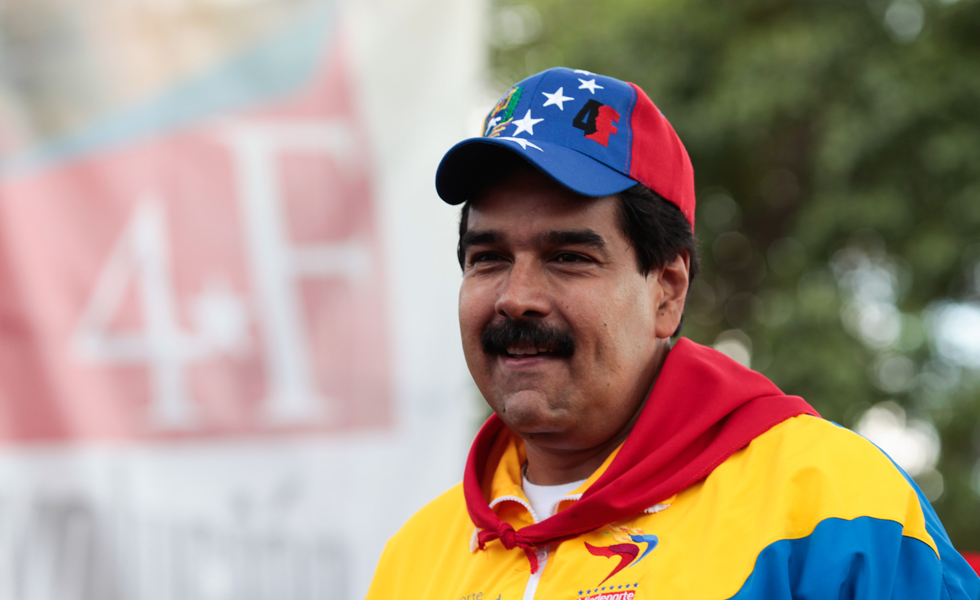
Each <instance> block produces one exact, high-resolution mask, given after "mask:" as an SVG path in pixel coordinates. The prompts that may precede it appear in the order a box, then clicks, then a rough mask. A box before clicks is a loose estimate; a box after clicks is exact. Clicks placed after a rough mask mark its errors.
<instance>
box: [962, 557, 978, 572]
mask: <svg viewBox="0 0 980 600" xmlns="http://www.w3.org/2000/svg"><path fill="white" fill-rule="evenodd" d="M963 558H965V559H966V562H968V563H970V566H971V567H973V570H974V571H976V572H977V574H980V552H964V553H963Z"/></svg>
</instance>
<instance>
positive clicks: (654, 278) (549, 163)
mask: <svg viewBox="0 0 980 600" xmlns="http://www.w3.org/2000/svg"><path fill="white" fill-rule="evenodd" d="M436 187H437V190H438V192H439V195H440V196H441V197H442V198H443V200H445V201H446V202H449V203H450V204H459V203H463V210H462V218H461V222H460V240H459V258H460V264H461V266H462V268H463V282H462V285H461V287H460V295H459V322H460V329H461V332H462V339H463V349H464V353H465V356H466V361H467V365H468V366H469V369H470V372H471V373H472V375H473V378H474V380H475V381H476V383H477V385H478V387H479V388H480V391H481V392H482V393H483V395H484V397H485V398H486V400H487V402H488V403H489V404H490V406H491V407H492V408H493V411H494V413H495V414H494V415H493V416H491V418H490V419H489V420H488V421H487V423H486V424H485V425H484V426H483V428H482V429H481V431H480V432H479V434H478V435H477V438H476V440H475V441H474V443H473V447H472V449H471V451H470V456H469V459H468V461H467V464H466V470H465V474H464V480H463V483H462V484H461V485H459V486H456V487H454V488H453V489H451V490H449V491H448V492H446V493H445V494H443V495H442V496H441V497H439V498H438V499H436V500H435V501H433V502H432V503H431V504H429V505H428V506H427V507H425V508H424V509H422V510H421V511H420V512H419V513H418V514H416V515H415V516H414V517H413V518H412V519H411V520H410V521H409V522H408V523H407V524H406V525H405V527H404V528H403V529H402V530H401V531H400V532H399V533H398V534H397V535H396V536H395V537H394V538H392V540H391V541H390V542H389V543H388V546H387V547H386V549H385V553H384V555H383V557H382V558H381V561H380V563H379V565H378V569H377V572H376V574H375V577H374V581H373V583H372V586H371V590H370V592H369V594H368V598H370V599H371V600H381V599H385V600H390V599H401V598H406V599H407V598H441V599H446V600H457V599H466V600H517V599H521V598H523V599H525V600H528V599H531V598H538V599H552V598H562V599H583V598H590V599H597V600H647V599H649V600H653V599H654V598H656V599H658V600H661V599H662V600H666V599H674V598H677V599H680V598H706V599H708V598H710V599H714V598H717V599H722V598H753V599H754V598H767V599H768V598H776V599H781V598H811V599H813V598H835V599H836V598H869V599H877V598H909V599H916V600H924V599H931V598H936V599H939V598H951V599H966V598H973V599H975V598H977V597H978V596H980V581H978V579H977V577H976V575H975V574H973V573H972V571H971V570H970V569H969V567H968V565H967V564H966V562H965V561H964V560H963V559H962V558H961V557H960V556H959V555H958V554H957V553H956V552H955V550H953V548H952V547H951V545H950V543H949V539H948V537H947V536H946V533H945V532H944V531H943V528H942V525H941V524H940V523H939V521H938V520H937V519H936V516H935V513H934V512H933V511H932V509H931V507H930V506H929V503H928V502H927V501H926V500H925V498H924V497H923V496H922V494H921V493H920V492H919V491H918V489H917V488H916V486H915V484H914V483H912V481H911V480H910V479H909V478H908V477H907V476H906V475H905V474H904V473H903V472H901V470H899V469H898V468H897V467H895V466H894V465H893V464H892V463H891V462H890V461H889V459H888V457H887V456H885V455H884V454H883V453H882V452H881V451H879V450H878V449H877V448H876V447H874V446H873V445H872V444H870V443H868V442H867V441H865V440H864V439H863V438H861V437H859V436H857V435H856V434H853V433H851V432H849V431H847V430H845V429H843V428H840V427H838V426H836V425H833V424H831V423H829V422H827V421H823V420H821V419H820V418H819V416H818V415H817V414H816V412H815V411H814V410H813V409H812V408H811V407H810V406H809V405H807V404H806V402H804V401H803V400H802V399H800V398H797V397H792V396H786V395H784V394H783V393H782V392H780V391H779V390H778V389H777V388H776V387H775V386H774V385H773V384H772V383H771V382H769V381H768V380H767V379H766V378H765V377H763V376H762V375H760V374H758V373H755V372H753V371H750V370H748V369H746V368H744V367H742V366H740V365H738V364H737V363H735V362H734V361H732V360H730V359H728V358H727V357H725V356H723V355H722V354H720V353H718V352H716V351H714V350H711V349H709V348H705V347H703V346H699V345H697V344H694V343H693V342H690V341H689V340H684V339H679V340H678V341H677V342H676V343H674V344H673V345H672V344H671V340H672V339H673V338H674V337H675V335H676V332H677V331H678V328H679V327H680V323H681V318H682V314H683V309H684V301H685V298H686V295H687V290H688V285H689V283H690V280H691V278H692V277H694V275H695V274H696V271H697V264H698V261H697V252H696V245H695V242H694V237H693V223H694V203H695V198H694V175H693V169H692V167H691V164H690V160H689V158H688V156H687V152H686V151H685V149H684V147H683V145H682V144H681V142H680V140H679V139H678V138H677V136H676V134H675V133H674V131H673V129H672V128H671V127H670V125H669V124H668V123H667V120H666V119H665V118H664V116H663V115H662V114H661V113H660V112H659V111H658V110H657V108H656V107H655V106H654V104H653V103H652V102H651V101H650V99H649V98H647V96H646V94H644V93H643V91H642V90H640V89H639V88H638V87H636V86H635V85H632V84H627V83H623V82H621V81H618V80H615V79H612V78H609V77H603V76H599V75H595V74H592V73H588V72H586V71H572V70H569V69H550V70H548V71H545V72H543V73H539V74H537V75H534V76H532V77H530V78H528V79H525V80H524V81H522V82H520V83H518V84H517V85H515V86H514V87H513V88H511V90H510V91H508V92H507V94H505V95H504V97H503V98H502V99H501V100H500V102H499V103H498V104H497V106H496V107H494V109H493V110H492V111H491V113H490V114H489V116H488V117H487V120H486V123H485V129H484V136H483V137H480V138H474V139H470V140H466V141H463V142H461V143H460V144H457V145H456V146H455V147H454V148H452V149H451V150H450V151H449V152H448V153H447V154H446V156H445V157H444V159H443V161H442V164H441V165H440V166H439V171H438V173H437V176H436Z"/></svg>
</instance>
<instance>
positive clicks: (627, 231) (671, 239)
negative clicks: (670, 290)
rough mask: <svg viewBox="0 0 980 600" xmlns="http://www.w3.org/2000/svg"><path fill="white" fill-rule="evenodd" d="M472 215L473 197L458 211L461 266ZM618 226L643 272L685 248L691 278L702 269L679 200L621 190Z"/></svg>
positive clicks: (643, 190)
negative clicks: (671, 200) (471, 204)
mask: <svg viewBox="0 0 980 600" xmlns="http://www.w3.org/2000/svg"><path fill="white" fill-rule="evenodd" d="M469 216H470V201H469V200H467V201H466V202H464V203H463V207H462V210H461V211H460V214H459V243H457V245H456V256H457V258H459V266H460V267H461V268H463V267H464V266H465V265H464V261H465V258H466V257H465V256H463V244H462V241H463V235H464V234H466V228H467V225H468V221H469ZM619 229H620V230H621V231H622V232H623V234H624V235H625V236H626V239H627V240H629V243H630V245H631V246H633V250H634V252H636V264H637V267H638V268H639V270H640V273H642V274H643V275H648V274H649V273H650V271H653V270H654V269H658V268H660V267H662V266H664V265H666V264H667V263H669V262H670V261H672V260H673V259H674V258H675V257H676V256H678V255H679V254H681V253H682V252H686V253H687V256H688V257H689V259H690V268H689V270H688V281H689V282H690V281H694V277H695V276H696V275H697V274H698V272H699V271H700V270H701V260H700V258H699V257H698V242H697V238H695V237H694V232H693V231H692V230H691V224H690V223H688V222H687V219H685V218H684V215H683V213H681V210H680V209H679V208H677V205H676V204H674V203H673V202H669V201H667V200H665V199H664V198H663V196H661V195H660V194H658V193H657V192H655V191H653V190H651V189H650V188H648V187H647V186H645V185H643V184H641V183H638V184H636V185H634V186H633V187H631V188H629V189H628V190H626V191H624V192H620V193H619ZM688 290H690V288H688ZM683 323H684V321H683V317H682V318H681V323H680V324H678V326H677V331H675V332H674V334H673V336H672V337H677V335H678V334H679V333H680V330H681V325H683Z"/></svg>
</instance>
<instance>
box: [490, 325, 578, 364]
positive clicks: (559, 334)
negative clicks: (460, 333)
mask: <svg viewBox="0 0 980 600" xmlns="http://www.w3.org/2000/svg"><path fill="white" fill-rule="evenodd" d="M480 343H481V344H482V346H483V351H484V352H486V353H487V354H507V348H509V347H511V346H534V347H536V348H548V349H549V351H550V352H549V354H551V355H552V356H571V355H572V354H575V336H574V335H573V334H572V332H571V330H569V329H564V328H562V327H559V326H557V325H548V324H545V323H542V322H540V321H531V320H527V319H506V320H504V321H498V322H496V323H491V324H490V325H487V326H486V327H485V328H484V329H483V332H482V333H481V334H480Z"/></svg>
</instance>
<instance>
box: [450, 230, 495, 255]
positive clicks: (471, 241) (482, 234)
mask: <svg viewBox="0 0 980 600" xmlns="http://www.w3.org/2000/svg"><path fill="white" fill-rule="evenodd" d="M503 237H504V236H503V235H502V234H501V233H500V232H499V231H495V230H493V229H490V230H484V231H479V230H476V231H473V230H470V231H467V232H466V233H464V234H463V237H462V238H460V240H459V249H460V251H461V252H462V253H463V254H465V253H466V250H467V249H468V248H469V247H470V246H484V245H487V244H496V243H498V242H499V241H500V240H502V239H503Z"/></svg>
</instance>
